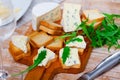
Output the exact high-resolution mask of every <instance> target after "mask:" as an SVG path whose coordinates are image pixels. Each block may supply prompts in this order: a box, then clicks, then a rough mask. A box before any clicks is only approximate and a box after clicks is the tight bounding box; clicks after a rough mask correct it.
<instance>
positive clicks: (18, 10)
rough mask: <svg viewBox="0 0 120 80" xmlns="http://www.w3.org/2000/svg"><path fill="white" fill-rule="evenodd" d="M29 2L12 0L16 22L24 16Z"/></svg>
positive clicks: (28, 0)
mask: <svg viewBox="0 0 120 80" xmlns="http://www.w3.org/2000/svg"><path fill="white" fill-rule="evenodd" d="M31 2H32V0H12V3H13V7H14V10H15V17H16V20H19V19H20V18H21V17H22V16H23V15H24V14H25V12H26V11H27V9H28V8H29V6H30V4H31Z"/></svg>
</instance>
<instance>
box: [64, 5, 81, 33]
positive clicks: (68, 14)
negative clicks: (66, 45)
mask: <svg viewBox="0 0 120 80" xmlns="http://www.w3.org/2000/svg"><path fill="white" fill-rule="evenodd" d="M80 9H81V5H79V4H71V3H65V4H64V7H63V16H62V25H63V29H64V31H65V32H71V31H75V30H76V28H77V26H78V25H80V24H81V20H80Z"/></svg>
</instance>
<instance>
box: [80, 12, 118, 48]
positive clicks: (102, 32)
mask: <svg viewBox="0 0 120 80" xmlns="http://www.w3.org/2000/svg"><path fill="white" fill-rule="evenodd" d="M103 14H104V15H105V19H104V20H103V21H102V24H101V25H100V26H99V27H98V28H97V29H96V30H95V29H94V23H92V24H91V25H87V23H86V22H87V21H84V22H82V23H81V25H80V27H81V28H82V30H83V32H84V34H85V35H86V36H87V37H88V38H89V39H90V40H91V42H92V46H93V47H102V46H104V45H107V46H108V50H109V49H110V48H111V47H112V46H115V47H116V48H120V44H119V43H118V40H120V27H118V25H116V24H115V22H114V20H115V18H120V15H117V14H107V13H103Z"/></svg>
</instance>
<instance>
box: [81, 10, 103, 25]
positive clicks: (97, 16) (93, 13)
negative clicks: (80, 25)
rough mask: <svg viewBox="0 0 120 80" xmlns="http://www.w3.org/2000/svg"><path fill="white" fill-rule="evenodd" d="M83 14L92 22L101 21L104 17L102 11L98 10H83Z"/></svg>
mask: <svg viewBox="0 0 120 80" xmlns="http://www.w3.org/2000/svg"><path fill="white" fill-rule="evenodd" d="M82 16H83V17H84V18H85V19H88V22H89V23H91V22H93V21H96V22H99V21H102V20H103V19H104V15H103V14H102V13H100V11H98V10H83V12H82Z"/></svg>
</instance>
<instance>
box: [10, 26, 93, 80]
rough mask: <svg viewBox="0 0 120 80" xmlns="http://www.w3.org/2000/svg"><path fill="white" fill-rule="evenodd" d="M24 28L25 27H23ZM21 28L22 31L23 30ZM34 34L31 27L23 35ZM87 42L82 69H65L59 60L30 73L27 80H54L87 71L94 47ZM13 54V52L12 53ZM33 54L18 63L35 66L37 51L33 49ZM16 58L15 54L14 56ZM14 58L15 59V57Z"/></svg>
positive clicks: (81, 58)
mask: <svg viewBox="0 0 120 80" xmlns="http://www.w3.org/2000/svg"><path fill="white" fill-rule="evenodd" d="M23 28H24V26H23ZM23 28H21V29H23ZM17 32H18V33H19V32H20V33H21V31H20V30H19V29H18V30H17ZM31 32H32V27H31V25H30V26H28V27H26V29H25V30H24V32H23V33H22V34H23V35H29V34H30V33H31ZM85 41H86V43H87V47H86V49H85V50H84V53H83V54H82V55H81V54H79V57H80V61H81V67H80V68H77V69H75V68H70V69H63V68H62V66H61V63H60V62H59V59H57V60H56V61H55V62H53V63H52V64H51V65H50V67H48V68H44V67H36V68H35V69H33V70H31V71H30V72H28V74H27V75H26V77H25V80H33V79H34V80H52V79H53V78H54V76H55V75H56V74H59V73H70V74H78V73H80V72H83V71H84V70H85V67H86V65H87V63H88V60H89V58H90V55H91V52H92V47H91V46H90V41H89V40H88V39H87V38H85ZM10 52H11V51H10ZM31 53H32V54H31V55H30V56H25V57H23V58H21V59H20V60H15V61H16V62H18V63H22V64H25V65H28V66H30V65H32V64H33V57H34V56H35V55H36V54H37V49H33V48H32V52H31ZM12 56H14V54H12ZM13 58H14V57H13Z"/></svg>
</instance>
